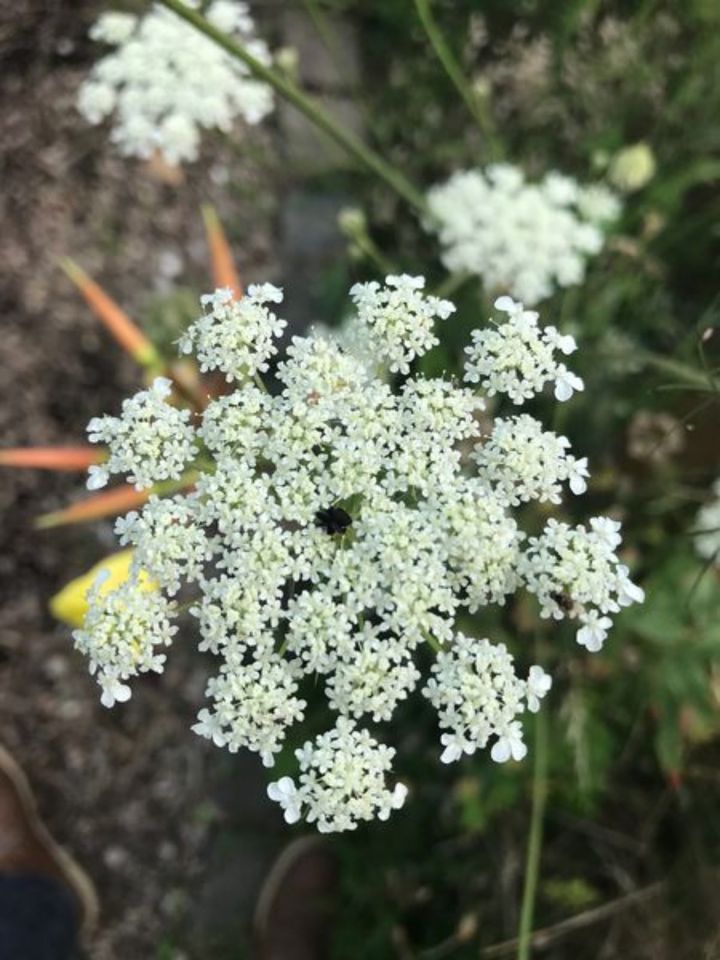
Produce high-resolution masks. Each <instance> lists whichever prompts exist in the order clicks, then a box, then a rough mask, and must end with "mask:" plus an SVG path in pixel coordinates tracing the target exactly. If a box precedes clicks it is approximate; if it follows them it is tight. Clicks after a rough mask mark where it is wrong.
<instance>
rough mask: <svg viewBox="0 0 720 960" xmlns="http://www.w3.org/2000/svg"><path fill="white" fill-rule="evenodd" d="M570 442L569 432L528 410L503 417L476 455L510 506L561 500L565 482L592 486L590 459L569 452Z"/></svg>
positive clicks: (578, 489)
mask: <svg viewBox="0 0 720 960" xmlns="http://www.w3.org/2000/svg"><path fill="white" fill-rule="evenodd" d="M569 447H570V441H569V440H568V439H567V437H559V436H558V435H557V434H555V433H551V432H550V431H548V430H543V428H542V425H541V424H540V423H538V421H537V420H535V418H534V417H529V416H527V414H523V415H521V416H518V417H511V418H509V419H507V420H503V419H500V418H498V419H497V420H496V421H495V423H494V425H493V430H492V433H491V434H490V436H489V437H488V439H487V440H486V441H485V443H483V444H481V445H479V446H477V447H476V448H475V453H474V454H473V457H474V459H475V462H476V463H477V465H478V468H479V470H480V471H481V472H482V473H483V475H484V477H485V479H486V480H487V481H489V483H490V485H491V486H492V487H493V489H494V490H495V492H496V493H497V494H498V496H500V497H501V498H502V500H503V501H504V502H506V503H507V504H508V505H510V506H513V507H516V506H518V505H519V504H521V503H527V502H528V501H530V500H538V501H540V502H550V503H560V500H561V493H562V486H561V485H562V484H563V483H567V484H568V486H569V487H570V489H571V490H572V492H573V493H575V494H580V493H584V492H585V490H586V489H587V483H586V482H585V478H586V477H587V476H588V470H587V460H586V459H585V458H583V459H582V460H577V459H576V458H575V457H573V456H572V454H570V453H568V450H569Z"/></svg>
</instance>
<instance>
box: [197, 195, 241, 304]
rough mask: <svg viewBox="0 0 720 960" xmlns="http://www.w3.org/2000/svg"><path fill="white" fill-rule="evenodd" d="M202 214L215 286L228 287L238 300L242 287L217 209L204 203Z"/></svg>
mask: <svg viewBox="0 0 720 960" xmlns="http://www.w3.org/2000/svg"><path fill="white" fill-rule="evenodd" d="M202 215H203V220H204V221H205V232H206V234H207V239H208V246H209V247H210V261H211V264H212V274H213V281H214V283H215V286H216V287H229V288H230V289H231V290H232V292H233V296H234V297H235V299H236V300H239V299H240V297H242V295H243V287H242V283H241V282H240V277H239V276H238V273H237V270H236V269H235V264H234V262H233V257H232V253H231V252H230V245H229V244H228V242H227V237H226V236H225V232H224V230H223V228H222V224H221V223H220V218H219V217H218V215H217V211H216V210H215V208H214V207H211V206H209V205H205V206H204V207H203V208H202Z"/></svg>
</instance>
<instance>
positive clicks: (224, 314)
mask: <svg viewBox="0 0 720 960" xmlns="http://www.w3.org/2000/svg"><path fill="white" fill-rule="evenodd" d="M281 302H282V290H279V289H278V288H277V287H274V286H273V285H272V284H271V283H263V284H258V285H251V286H250V287H249V288H248V292H247V296H245V297H243V298H242V299H241V300H234V299H233V294H232V291H231V290H229V289H220V290H216V291H215V293H214V294H211V295H209V296H206V297H203V299H202V303H203V306H204V307H205V310H206V312H205V313H204V314H203V315H202V316H201V317H200V318H199V319H198V320H196V321H195V323H193V324H192V325H191V326H190V327H189V328H188V330H187V332H186V333H185V334H184V335H183V336H182V337H181V339H180V350H181V352H182V353H195V355H196V356H197V358H198V361H199V363H200V369H201V370H203V371H206V370H220V371H221V372H222V373H224V374H225V378H226V380H228V381H231V380H245V379H248V378H249V377H252V376H254V375H255V374H256V373H260V372H264V371H265V370H267V369H268V361H269V360H270V358H271V357H272V356H273V354H275V353H276V352H277V347H276V345H275V340H276V338H277V337H279V336H280V334H281V333H282V332H283V330H284V329H285V327H286V326H287V324H286V322H285V321H284V320H278V318H277V317H276V316H275V314H274V313H273V312H272V311H271V310H270V309H269V308H268V307H267V306H266V304H268V303H281Z"/></svg>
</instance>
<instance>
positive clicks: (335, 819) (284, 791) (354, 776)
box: [268, 717, 407, 833]
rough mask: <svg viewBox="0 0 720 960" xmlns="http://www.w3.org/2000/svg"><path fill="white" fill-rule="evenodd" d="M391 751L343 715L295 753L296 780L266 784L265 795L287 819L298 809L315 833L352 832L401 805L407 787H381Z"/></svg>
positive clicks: (291, 820) (297, 813) (293, 818)
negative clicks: (298, 775)
mask: <svg viewBox="0 0 720 960" xmlns="http://www.w3.org/2000/svg"><path fill="white" fill-rule="evenodd" d="M394 755H395V751H394V750H393V748H392V747H388V746H385V745H384V744H381V743H378V741H377V740H375V739H374V738H373V737H371V736H370V734H369V733H368V731H367V730H359V729H357V728H356V727H355V726H354V724H353V723H352V722H351V721H350V720H347V719H346V718H345V717H340V719H339V720H338V722H337V724H336V726H335V728H334V729H333V730H329V731H328V732H327V733H323V734H320V736H319V737H317V738H316V739H315V741H308V742H307V743H306V744H305V745H304V746H303V747H302V748H301V749H300V750H297V751H296V756H297V758H298V760H299V761H300V782H299V784H298V785H296V784H295V783H294V781H293V780H292V778H290V777H282V778H281V779H280V780H278V781H277V783H271V784H270V786H269V787H268V796H269V797H270V799H271V800H275V801H276V802H278V803H279V804H280V805H281V806H282V808H283V810H284V813H285V819H286V820H287V822H288V823H294V822H295V821H296V820H298V819H299V817H300V815H301V811H304V813H305V819H306V820H308V822H309V823H317V828H318V830H319V831H320V833H330V832H334V833H339V832H341V831H344V830H354V829H355V828H356V827H357V825H358V823H359V822H361V821H363V820H374V819H375V818H376V817H377V818H378V819H380V820H387V818H388V817H389V816H390V813H391V812H392V811H393V810H399V809H400V807H402V806H403V804H404V803H405V798H406V796H407V788H406V787H405V786H404V784H401V783H398V784H396V785H395V787H394V788H393V789H392V790H389V789H388V787H387V785H386V778H387V775H388V774H389V773H390V769H391V764H392V759H393V756H394Z"/></svg>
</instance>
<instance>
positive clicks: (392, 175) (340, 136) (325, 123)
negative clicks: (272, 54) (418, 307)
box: [158, 0, 427, 213]
mask: <svg viewBox="0 0 720 960" xmlns="http://www.w3.org/2000/svg"><path fill="white" fill-rule="evenodd" d="M158 2H159V3H161V4H162V5H163V6H164V7H167V8H168V10H172V11H173V13H176V14H177V15H178V16H179V17H182V19H183V20H185V21H187V23H189V24H190V25H191V26H193V27H195V29H196V30H199V31H200V32H201V33H203V34H205V36H206V37H209V38H210V40H212V41H214V42H215V43H217V44H218V46H220V47H222V48H223V50H225V51H227V53H229V54H230V55H231V56H232V57H235V59H236V60H240V61H242V63H244V64H245V66H246V67H247V68H248V69H249V71H250V72H251V73H252V74H253V76H255V77H257V78H258V79H259V80H262V81H263V82H265V83H267V84H269V85H270V86H271V87H272V88H273V89H274V90H275V91H276V93H278V94H279V95H280V96H282V97H284V98H285V99H286V100H287V101H288V102H289V103H291V104H292V105H293V106H294V107H295V108H296V109H298V110H299V111H300V112H301V113H303V114H305V116H306V117H307V118H308V120H310V121H311V123H313V124H314V125H315V126H316V127H317V128H318V129H319V130H322V132H323V133H325V134H326V135H327V136H328V137H330V138H331V139H332V140H334V141H335V142H336V143H337V144H339V145H340V146H341V147H342V148H343V149H344V150H345V151H346V152H347V153H348V154H349V155H350V156H351V157H353V158H354V159H356V160H357V161H358V162H359V163H360V164H362V165H363V166H364V167H366V168H367V169H368V170H370V171H371V172H372V173H374V174H376V176H378V177H380V179H382V180H384V181H385V183H387V184H388V186H390V187H392V189H393V190H394V191H395V192H396V193H397V194H398V195H399V196H401V197H402V198H403V199H404V200H406V201H407V202H408V203H409V204H410V205H411V206H413V207H415V209H416V210H418V211H420V212H421V213H426V212H427V206H426V203H425V198H424V197H423V195H422V194H421V193H420V192H419V191H418V190H417V189H416V188H415V187H414V186H413V185H412V184H411V183H410V181H409V180H407V179H406V177H405V175H404V174H403V173H401V172H400V171H399V170H397V169H395V167H393V166H391V165H390V164H389V163H387V162H386V161H385V160H384V159H383V158H382V157H381V156H380V154H378V153H376V152H375V151H374V150H372V149H371V148H370V147H368V146H366V145H365V144H364V143H363V142H362V140H361V139H360V138H359V137H357V136H355V134H354V133H352V132H351V131H350V130H346V129H345V128H344V127H341V126H340V125H339V124H337V123H336V122H335V121H334V120H333V119H332V117H331V116H330V114H329V113H328V112H327V111H326V110H325V109H324V108H323V107H321V106H320V105H319V104H318V103H316V102H315V101H313V100H311V99H310V97H308V96H306V94H304V93H303V91H302V90H301V89H300V88H299V87H298V86H296V84H295V83H293V82H292V80H290V79H289V78H288V77H285V76H283V74H281V73H279V72H278V71H277V70H275V69H274V68H273V67H269V66H266V65H265V64H264V63H261V62H260V61H259V60H257V59H256V58H255V57H253V55H252V54H251V53H248V51H247V50H246V49H245V47H243V46H242V45H241V44H240V43H237V41H235V40H233V39H232V37H229V36H228V35H227V34H226V33H223V32H222V30H218V29H217V27H215V26H213V25H212V24H211V23H210V22H209V21H208V20H206V19H205V17H203V16H201V15H200V14H199V13H198V12H197V10H193V9H191V8H190V7H188V6H186V5H185V4H184V3H183V2H182V0H158Z"/></svg>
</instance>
